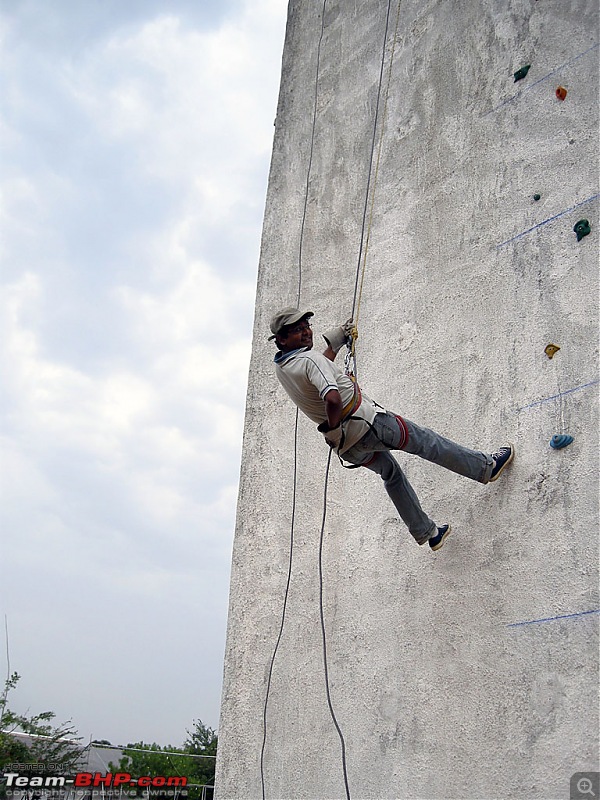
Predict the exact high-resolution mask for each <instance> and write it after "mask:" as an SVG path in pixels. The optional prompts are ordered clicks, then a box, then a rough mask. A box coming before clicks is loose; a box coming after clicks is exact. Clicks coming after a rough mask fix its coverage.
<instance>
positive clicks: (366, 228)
mask: <svg viewBox="0 0 600 800" xmlns="http://www.w3.org/2000/svg"><path fill="white" fill-rule="evenodd" d="M401 5H402V0H398V7H397V9H396V24H395V26H394V36H393V38H392V49H391V53H390V61H389V66H388V75H387V84H386V87H385V96H384V103H383V118H382V123H381V129H380V131H379V144H378V146H377V158H376V162H375V174H374V176H373V189H372V190H371V172H372V169H373V154H374V152H375V141H376V138H377V125H378V122H379V105H380V99H381V87H382V83H383V72H384V65H385V50H386V46H387V39H388V28H389V22H390V10H391V6H392V0H388V7H387V14H386V20H385V33H384V37H383V52H382V54H381V68H380V70H379V84H378V87H377V103H376V106H375V119H374V122H373V136H372V140H371V154H370V157H369V171H368V174H367V189H366V192H365V204H364V208H363V216H362V225H361V234H360V245H359V248H358V263H357V266H356V277H355V280H354V297H353V299H352V314H351V317H352V319H353V320H354V330H353V331H352V340H351V342H350V344H349V346H348V352H347V354H346V359H345V369H346V373H347V374H348V375H350V376H351V377H352V378H355V377H356V372H357V370H356V341H357V339H358V318H359V316H360V304H361V300H362V292H363V285H364V279H365V271H366V267H367V254H368V252H369V241H370V239H371V228H372V226H373V211H374V208H375V191H376V189H377V180H378V177H379V165H380V163H381V153H382V150H383V136H384V133H385V120H386V117H387V107H388V100H389V95H390V83H391V79H392V67H393V64H394V54H395V52H396V40H397V38H398V25H399V22H400V6H401ZM369 196H370V199H371V204H370V207H369ZM367 209H369V211H368V219H367Z"/></svg>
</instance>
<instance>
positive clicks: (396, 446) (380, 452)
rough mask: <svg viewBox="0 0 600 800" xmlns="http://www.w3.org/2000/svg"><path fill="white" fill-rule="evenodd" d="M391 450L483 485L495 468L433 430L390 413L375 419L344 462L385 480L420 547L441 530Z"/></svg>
mask: <svg viewBox="0 0 600 800" xmlns="http://www.w3.org/2000/svg"><path fill="white" fill-rule="evenodd" d="M390 450H403V451H404V452H405V453H412V454H413V455H415V456H420V457H421V458H425V459H427V461H432V462H433V463H434V464H439V466H440V467H445V468H446V469H449V470H452V472H457V473H458V474H459V475H464V476H465V477H466V478H471V480H474V481H478V482H479V483H487V482H488V481H489V479H490V475H491V473H492V469H493V467H494V460H493V459H492V457H491V456H490V455H486V454H485V453H481V452H479V451H477V450H469V449H468V448H466V447H463V446H462V445H460V444H456V443H455V442H452V441H450V439H446V438H444V437H443V436H440V435H439V434H437V433H436V432H435V431H432V430H430V429H429V428H421V426H420V425H416V424H415V423H414V422H411V421H410V420H408V419H404V418H402V419H399V418H398V417H397V416H395V415H394V414H391V413H390V412H389V411H386V412H384V413H380V414H377V415H376V416H375V420H374V421H373V427H372V428H371V429H369V431H368V433H366V434H365V435H364V436H363V437H362V439H360V440H359V441H358V442H356V444H354V445H352V447H350V448H349V449H348V450H346V452H345V453H343V455H342V458H343V459H344V460H345V461H349V462H350V463H351V464H356V465H359V466H363V467H366V468H367V469H370V470H372V471H373V472H375V473H376V474H377V475H379V476H380V477H381V478H382V480H383V485H384V486H385V489H386V491H387V493H388V494H389V496H390V499H391V501H392V503H393V504H394V505H395V506H396V509H397V511H398V514H400V517H401V518H402V520H403V521H404V523H405V524H406V526H407V527H408V530H409V531H410V533H411V534H412V536H413V537H414V538H415V540H416V541H417V542H418V544H425V542H427V541H428V540H429V539H430V538H431V537H432V536H435V535H436V534H437V527H436V524H435V522H433V520H431V519H430V518H429V517H428V516H427V514H426V513H425V512H424V511H423V509H422V508H421V504H420V503H419V498H418V497H417V495H416V494H415V491H414V489H413V488H412V486H411V485H410V483H409V482H408V480H407V478H406V475H405V474H404V473H403V472H402V470H401V468H400V465H399V464H398V462H397V461H396V459H395V458H394V457H393V456H392V455H391V453H390V452H389V451H390Z"/></svg>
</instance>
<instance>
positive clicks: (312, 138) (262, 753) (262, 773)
mask: <svg viewBox="0 0 600 800" xmlns="http://www.w3.org/2000/svg"><path fill="white" fill-rule="evenodd" d="M326 4H327V0H323V7H322V9H321V33H320V36H319V44H318V47H317V66H316V70H315V91H314V104H313V118H312V126H311V136H310V153H309V159H308V169H307V172H306V187H305V196H304V208H303V210H302V222H301V225H300V243H299V246H298V296H297V300H296V305H297V306H299V305H300V295H301V291H302V245H303V241H304V229H305V226H306V212H307V208H308V191H309V186H310V173H311V170H312V161H313V150H314V141H315V127H316V121H317V96H318V89H319V71H320V67H321V44H322V42H323V33H324V31H325V6H326ZM298 413H299V411H298V408H296V419H295V422H294V480H293V487H292V519H291V523H290V549H289V558H288V573H287V581H286V586H285V593H284V597H283V608H282V612H281V624H280V626H279V634H278V636H277V641H276V643H275V647H274V649H273V655H272V656H271V663H270V664H269V675H268V679H267V690H266V693H265V702H264V707H263V741H262V747H261V751H260V782H261V788H262V800H265V770H264V766H265V765H264V761H265V748H266V745H267V710H268V704H269V695H270V692H271V680H272V677H273V668H274V666H275V658H276V656H277V651H278V650H279V645H280V643H281V637H282V636H283V628H284V625H285V615H286V610H287V603H288V597H289V591H290V583H291V580H292V563H293V556H294V526H295V521H296V488H297V479H298Z"/></svg>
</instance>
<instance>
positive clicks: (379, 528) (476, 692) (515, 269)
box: [217, 0, 600, 800]
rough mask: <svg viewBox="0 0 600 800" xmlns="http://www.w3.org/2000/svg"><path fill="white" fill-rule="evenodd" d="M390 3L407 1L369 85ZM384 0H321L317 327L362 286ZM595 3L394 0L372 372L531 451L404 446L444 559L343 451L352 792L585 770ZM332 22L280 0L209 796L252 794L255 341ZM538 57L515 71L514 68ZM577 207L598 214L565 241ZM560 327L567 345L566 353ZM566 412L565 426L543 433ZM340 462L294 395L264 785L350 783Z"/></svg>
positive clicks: (509, 784) (273, 544)
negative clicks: (490, 478)
mask: <svg viewBox="0 0 600 800" xmlns="http://www.w3.org/2000/svg"><path fill="white" fill-rule="evenodd" d="M396 10H397V4H396V0H393V1H392V4H391V16H390V31H389V34H388V40H387V41H388V45H387V49H386V62H385V63H386V73H385V75H384V86H385V80H386V79H387V66H388V65H389V60H390V56H391V42H392V38H393V32H394V25H395V16H396ZM386 11H387V3H385V2H384V0H345V1H344V2H342V0H327V2H326V4H325V17H324V29H323V39H322V43H321V59H320V71H319V82H318V87H317V99H316V117H315V128H314V153H313V161H312V169H311V173H310V186H309V191H308V204H307V209H306V228H305V232H304V238H303V249H302V265H301V266H302V275H301V280H300V290H301V303H302V304H303V305H305V306H307V307H308V308H311V309H312V310H314V311H315V319H314V328H315V332H316V333H317V334H319V333H320V332H322V331H323V330H325V329H326V328H327V327H328V326H329V325H330V324H331V323H335V322H338V321H340V320H343V319H345V318H346V317H347V316H348V314H349V312H350V310H351V307H352V296H353V291H354V280H355V271H356V265H357V258H358V252H359V242H360V235H361V221H362V210H363V204H364V198H365V189H366V182H367V172H368V167H369V156H370V148H371V137H372V126H373V115H374V111H375V104H376V99H377V90H378V79H379V69H380V64H381V54H382V43H383V35H384V28H385V21H386ZM597 14H598V4H597V2H596V0H571V1H570V2H567V1H566V0H477V2H476V1H475V0H462V1H461V0H456V2H450V0H446V1H445V2H444V1H443V0H402V3H401V6H400V16H399V27H398V35H397V43H396V50H395V56H394V61H393V69H392V75H391V84H390V95H389V103H388V106H387V114H386V118H385V135H384V139H383V147H382V155H381V166H380V172H379V177H378V183H377V187H376V195H375V205H374V218H373V229H372V234H371V242H370V246H369V252H368V258H367V266H366V273H365V287H364V294H363V299H362V306H361V313H360V320H359V328H360V339H359V346H358V371H359V382H360V383H361V385H362V386H363V388H365V389H366V390H367V391H368V393H369V394H370V395H371V396H372V397H373V398H375V399H376V400H378V401H379V402H380V403H382V404H383V405H384V406H386V407H388V408H390V409H392V410H394V411H396V412H398V413H401V414H403V415H405V416H407V417H408V418H409V419H413V420H415V421H417V422H419V423H421V424H424V425H427V426H430V427H433V428H435V429H436V430H438V431H439V432H441V433H443V434H445V435H448V436H450V437H451V438H453V439H455V440H457V441H459V442H462V443H464V444H466V445H469V446H473V447H477V448H481V449H484V450H491V449H494V448H495V447H496V446H499V445H501V444H502V443H504V442H505V441H506V440H507V439H508V440H512V441H514V442H515V443H516V446H517V456H516V459H515V463H514V465H513V466H512V467H511V469H510V471H509V472H507V474H506V477H503V478H502V479H501V480H500V481H498V482H497V483H494V484H490V485H488V486H481V485H479V484H475V483H472V482H470V481H467V480H466V479H464V478H460V477H458V476H455V475H453V474H451V473H448V472H446V471H444V470H442V469H440V468H439V467H435V466H433V465H431V464H429V463H426V462H423V461H421V460H420V459H418V458H415V457H414V456H409V455H406V454H402V453H400V454H398V459H399V461H400V462H401V463H402V465H403V466H404V467H405V468H406V472H407V474H408V476H409V478H410V480H411V481H412V483H413V485H414V486H415V488H416V490H417V492H418V493H419V496H420V498H421V501H422V505H423V506H424V508H425V510H426V511H427V512H428V513H429V514H430V515H431V516H432V517H433V518H434V519H436V520H437V521H438V523H439V524H442V523H443V522H451V523H452V526H453V528H454V534H453V536H451V537H450V539H449V540H448V542H447V543H446V545H445V546H444V548H443V549H442V550H441V551H440V552H439V553H432V552H431V551H430V550H429V548H428V547H421V548H420V547H418V546H417V545H416V544H415V543H414V541H413V540H412V538H411V537H410V536H409V534H408V533H407V531H406V530H405V528H404V527H403V525H402V523H401V522H400V521H399V520H398V519H397V516H396V514H395V513H394V508H393V506H392V505H391V504H390V502H389V500H388V498H387V496H386V494H385V492H384V490H383V486H382V485H381V481H380V480H379V479H378V478H377V477H376V476H374V475H373V474H371V473H368V472H367V471H363V470H355V471H346V470H343V469H342V468H341V467H340V466H339V464H338V463H337V461H336V462H335V463H333V464H332V472H331V476H330V481H329V493H328V517H327V522H326V530H325V537H324V546H323V577H324V583H323V608H324V615H325V621H326V625H325V628H326V634H327V655H328V668H329V685H330V690H331V699H332V703H333V706H334V709H335V712H336V716H337V719H338V722H339V725H340V728H341V730H342V733H343V737H344V742H345V747H346V761H347V770H348V782H349V787H350V794H351V796H352V797H353V798H444V799H447V798H544V799H546V798H564V797H568V796H569V780H570V777H571V775H572V774H573V773H575V772H577V771H586V770H597V769H598V740H597V731H598V664H597V657H598V640H597V631H598V620H599V617H600V615H599V614H598V609H599V607H600V602H599V599H598V576H597V566H598V427H597V398H598V392H597V389H598V385H597V380H598V291H597V289H598V287H597V275H598V236H599V233H600V226H599V225H598V219H597V218H598V202H599V201H598V197H597V192H598V189H597V186H596V180H597V174H598V160H597V130H598V125H597V96H598V95H597V92H598V85H597V84H598V47H597V42H598V17H597ZM320 32H321V3H320V2H316V1H315V0H312V1H311V2H309V0H291V2H290V5H289V21H288V30H287V37H286V43H285V51H284V59H283V70H282V82H281V93H280V100H279V108H278V114H277V121H276V128H275V140H274V149H273V160H272V168H271V177H270V184H269V192H268V199H267V207H266V212H265V221H264V236H263V246H262V255H261V263H260V270H259V279H258V287H257V300H256V320H255V330H254V348H253V354H252V362H251V368H250V377H249V386H248V400H247V413H246V426H245V439H244V451H243V461H242V470H241V482H240V495H239V505H238V517H237V529H236V537H235V545H234V553H233V570H232V581H231V600H230V611H229V629H228V640H227V651H226V658H225V673H224V690H223V704H222V718H221V724H220V729H219V759H218V765H217V793H218V797H219V798H220V800H223V799H224V798H244V800H248V798H257V797H261V794H262V788H261V749H262V746H263V736H264V727H263V722H264V712H265V697H266V690H267V681H268V676H269V668H270V664H271V659H272V656H273V651H274V648H275V645H276V642H277V637H278V634H279V631H280V626H281V620H282V612H283V603H284V597H285V592H286V582H287V575H288V564H289V558H290V529H291V528H290V524H291V512H292V493H293V477H294V418H295V411H294V408H293V407H292V405H291V403H290V402H289V401H288V400H287V398H286V397H285V395H284V393H283V392H282V390H281V389H280V387H279V385H278V384H277V381H276V379H275V377H274V374H273V369H272V357H273V355H274V349H273V346H272V344H271V343H268V342H267V341H266V339H267V336H268V333H269V332H268V322H269V318H270V316H271V314H272V313H273V312H274V311H275V310H276V309H277V308H279V307H281V306H284V305H286V304H289V303H290V304H295V303H296V299H297V293H298V287H299V244H300V231H301V222H302V217H303V207H304V201H305V191H306V180H307V170H308V164H309V156H310V143H311V131H312V121H313V112H314V108H315V106H314V102H315V69H316V64H317V46H318V42H319V36H320ZM524 64H531V70H530V72H529V74H528V75H527V77H526V78H525V79H524V80H523V81H521V82H519V83H514V81H513V77H512V76H513V72H515V71H516V70H517V69H518V68H520V67H521V66H523V65H524ZM559 84H562V85H563V86H564V87H566V88H567V90H568V94H567V98H566V99H565V100H564V101H562V102H561V101H560V100H558V99H557V98H556V96H555V89H556V87H557V86H558V85H559ZM536 193H539V194H540V195H541V199H540V200H539V201H537V202H536V201H535V200H534V199H533V195H534V194H536ZM582 217H585V218H587V219H589V220H590V222H591V223H592V233H591V235H590V236H588V237H587V238H585V239H583V240H582V241H581V242H580V243H578V242H577V240H576V236H575V234H574V233H573V230H572V228H573V225H574V224H575V223H576V222H577V220H579V219H580V218H582ZM319 338H320V337H319ZM549 342H554V343H556V344H558V345H560V347H561V350H560V351H559V352H558V353H557V354H556V355H555V356H554V358H553V359H552V360H550V359H549V358H548V357H547V356H546V355H545V353H544V348H545V346H546V345H547V344H548V343H549ZM556 433H569V434H571V435H572V436H574V439H575V440H574V442H573V444H572V445H570V446H569V447H567V448H565V449H563V450H560V451H556V450H553V449H552V448H550V446H549V441H550V438H551V437H552V435H553V434H556ZM326 461H327V448H326V446H325V445H324V443H323V441H322V439H321V437H320V435H319V434H318V433H317V432H316V431H315V429H314V426H313V425H312V424H311V423H310V422H309V421H308V420H306V419H305V418H301V419H300V421H299V428H298V461H297V505H296V514H295V528H294V542H293V560H292V572H291V580H290V586H289V593H288V596H287V606H286V616H285V624H284V627H283V634H282V637H281V641H280V646H279V649H278V652H277V657H276V659H275V662H274V665H273V671H272V681H271V690H270V696H269V703H268V708H267V714H266V723H267V725H266V740H265V747H264V754H263V755H264V758H263V776H264V780H265V796H266V797H267V798H343V797H345V796H346V795H345V787H344V780H343V774H342V760H341V747H340V738H339V736H338V734H337V732H336V729H335V727H334V724H333V722H332V718H331V716H330V713H329V709H328V706H327V698H326V694H325V679H324V664H323V645H322V639H321V630H320V621H319V575H318V551H319V533H320V527H321V514H322V502H323V483H324V473H325V466H326ZM588 612H589V613H588ZM539 620H546V621H539ZM516 623H523V624H516Z"/></svg>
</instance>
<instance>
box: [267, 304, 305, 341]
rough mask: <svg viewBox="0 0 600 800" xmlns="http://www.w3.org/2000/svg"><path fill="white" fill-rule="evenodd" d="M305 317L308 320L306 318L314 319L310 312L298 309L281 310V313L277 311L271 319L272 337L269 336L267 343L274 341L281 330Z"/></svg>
mask: <svg viewBox="0 0 600 800" xmlns="http://www.w3.org/2000/svg"><path fill="white" fill-rule="evenodd" d="M305 317H306V318H307V319H308V317H314V314H313V312H312V311H301V310H300V309H299V308H282V309H281V311H278V312H277V313H276V314H275V316H274V317H272V319H271V332H272V333H273V336H269V341H271V339H274V338H275V337H276V336H277V334H278V333H281V330H282V329H283V328H287V327H288V326H289V325H294V323H296V322H300V320H301V319H304V318H305Z"/></svg>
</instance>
